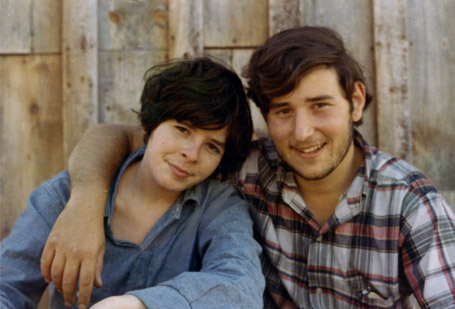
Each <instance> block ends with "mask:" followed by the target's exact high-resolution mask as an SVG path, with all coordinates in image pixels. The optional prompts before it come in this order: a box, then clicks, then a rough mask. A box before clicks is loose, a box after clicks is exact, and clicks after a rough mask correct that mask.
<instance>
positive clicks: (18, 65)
mask: <svg viewBox="0 0 455 309" xmlns="http://www.w3.org/2000/svg"><path fill="white" fill-rule="evenodd" d="M454 16H455V1H453V0H421V1H414V0H369V1H365V0H242V1H233V0H194V1H186V0H135V1H132V0H88V1H83V2H80V1H69V0H65V1H53V0H15V1H13V0H0V98H1V103H0V121H1V124H0V125H1V135H0V151H1V153H0V162H1V165H0V214H1V218H0V224H1V229H0V231H1V235H0V239H3V238H4V237H6V236H7V235H8V233H9V231H10V229H11V227H12V224H13V222H14V220H15V219H16V218H17V216H18V215H19V213H20V212H21V211H22V209H23V207H24V206H25V203H26V199H27V196H28V194H29V193H30V192H31V191H32V190H33V189H34V188H35V187H36V186H37V185H38V184H39V183H41V182H42V181H44V180H45V179H47V178H49V177H51V176H52V175H54V174H56V173H57V172H58V171H60V170H61V169H63V168H65V166H66V161H67V157H68V155H69V153H70V152H71V150H72V148H73V146H74V144H75V143H76V142H77V141H78V140H79V138H80V136H81V134H82V132H83V131H84V130H85V129H86V128H87V127H88V126H89V125H90V124H92V123H97V122H113V123H130V124H134V123H136V116H135V114H134V113H133V112H132V111H131V109H135V108H137V107H138V106H139V105H138V101H139V96H140V91H141V87H142V83H143V79H142V78H143V74H144V73H145V70H146V68H148V67H150V66H151V65H153V64H157V63H159V62H162V61H164V60H166V59H168V58H174V57H187V56H192V55H201V54H209V55H212V56H214V57H217V58H219V59H221V60H223V61H225V62H226V63H227V64H229V65H231V66H232V67H233V68H234V69H235V70H236V71H237V72H239V73H240V72H241V68H242V67H243V66H244V65H245V64H246V62H247V61H248V59H249V57H250V55H251V53H252V52H253V51H254V48H255V47H256V46H258V45H260V44H262V43H263V42H264V41H265V40H266V39H267V38H268V37H269V36H271V35H273V34H274V33H276V32H278V31H280V30H283V29H286V28H290V27H293V26H298V25H322V26H329V27H333V28H334V29H336V30H337V31H339V32H340V34H341V35H342V36H343V37H344V39H345V42H346V45H347V47H348V49H350V50H351V52H352V54H353V55H354V57H355V58H356V59H358V60H359V62H360V63H361V64H362V66H363V67H364V69H365V72H366V77H367V82H368V85H369V87H370V89H371V90H372V92H373V93H374V94H375V97H376V100H375V101H374V103H373V105H372V106H371V107H370V108H369V110H368V111H367V112H366V115H365V123H364V125H362V127H361V131H362V133H363V134H364V135H365V136H366V138H367V140H369V141H370V143H372V144H374V145H377V146H379V147H380V148H381V149H384V150H386V151H387V152H389V153H392V154H393V155H396V156H399V157H403V158H406V159H407V160H409V161H411V162H412V163H413V164H414V165H416V166H417V167H419V168H420V169H422V170H423V171H424V172H425V173H426V174H427V175H428V176H429V177H430V178H431V179H432V180H433V181H434V182H435V183H436V185H437V186H438V187H439V188H440V189H441V190H442V191H443V192H444V194H445V196H446V197H447V198H448V199H449V201H450V203H451V204H452V206H454V205H455V173H454V172H453V171H454V170H455V160H453V159H452V153H453V150H454V146H453V145H454V144H455V126H454V125H453V124H452V122H453V119H455V108H454V103H453V101H454V99H455V87H453V86H452V83H453V82H452V76H454V75H455V19H454V18H453V17H454ZM253 114H254V121H255V125H256V134H257V135H266V134H267V130H266V126H265V123H264V122H263V120H262V118H261V116H260V114H259V112H258V111H257V109H255V108H253Z"/></svg>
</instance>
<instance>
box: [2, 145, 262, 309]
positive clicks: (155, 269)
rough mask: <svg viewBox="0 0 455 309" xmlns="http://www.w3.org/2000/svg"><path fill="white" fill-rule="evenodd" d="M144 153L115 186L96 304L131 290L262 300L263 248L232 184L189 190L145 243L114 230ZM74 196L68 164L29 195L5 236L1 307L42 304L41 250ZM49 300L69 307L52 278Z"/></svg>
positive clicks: (148, 299)
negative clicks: (119, 200)
mask: <svg viewBox="0 0 455 309" xmlns="http://www.w3.org/2000/svg"><path fill="white" fill-rule="evenodd" d="M143 152H144V148H143V149H141V150H139V151H137V152H136V153H134V154H132V155H131V156H130V157H129V158H128V159H127V160H126V161H125V163H124V164H123V165H122V167H121V169H120V170H119V173H118V175H117V177H116V178H115V180H114V182H113V185H112V187H111V190H110V192H109V198H108V202H107V204H106V209H105V231H106V252H105V256H104V264H103V273H102V280H103V286H102V287H101V288H94V290H93V293H92V296H91V300H90V302H91V304H94V303H96V302H98V301H100V300H101V299H103V298H106V297H108V296H112V295H122V294H125V293H128V294H132V295H135V296H137V297H138V298H139V299H141V300H142V301H143V302H144V304H146V306H147V307H148V308H220V307H223V308H260V307H262V293H263V289H264V285H265V282H264V278H263V275H262V272H261V266H260V262H259V254H260V252H261V249H260V246H259V245H258V244H257V243H256V241H255V240H254V239H253V232H252V221H251V219H250V217H249V215H248V209H247V208H248V204H247V203H246V202H245V201H243V200H242V199H241V198H240V197H239V195H238V193H237V192H236V190H235V189H234V188H232V187H230V186H228V185H226V184H222V183H220V182H217V181H213V180H206V181H204V182H202V183H200V184H199V185H196V186H195V187H193V188H191V189H188V190H187V191H186V192H185V193H184V194H182V196H181V197H180V198H179V199H178V200H177V201H176V202H175V203H174V204H173V205H172V206H171V207H170V208H169V210H168V211H167V212H166V213H165V214H164V215H163V217H162V218H161V219H160V220H159V221H158V222H157V223H156V224H155V226H154V227H153V228H152V229H151V230H150V232H149V234H148V235H147V236H146V238H145V239H144V241H143V242H142V243H141V244H140V245H138V244H134V243H131V242H129V241H125V240H119V239H116V238H115V237H114V235H113V232H112V218H113V214H114V204H115V194H116V192H117V187H118V183H119V179H120V177H121V175H122V174H123V172H124V170H125V169H126V167H127V166H128V165H129V164H131V163H132V162H134V161H137V160H140V159H141V158H142V155H143ZM69 196H70V180H69V175H68V173H67V171H64V172H62V173H60V174H59V175H57V176H55V177H54V178H53V179H51V180H48V181H46V182H44V183H43V184H41V185H40V186H39V187H38V188H37V189H36V190H35V191H34V192H33V193H32V194H31V195H30V197H29V200H28V205H27V207H26V209H25V210H24V212H23V213H22V214H21V215H20V217H19V218H18V219H17V221H16V223H15V225H14V227H13V230H12V231H11V234H10V235H9V237H7V238H6V239H5V240H4V241H3V242H2V243H1V267H0V307H1V308H28V307H36V306H37V304H38V302H39V299H40V297H41V294H42V293H43V292H44V290H45V288H46V286H47V284H46V282H45V281H44V279H43V277H42V275H41V271H40V258H41V252H42V250H43V248H44V245H45V242H46V240H47V237H48V235H49V233H50V231H51V229H52V226H53V224H54V223H55V221H56V219H57V217H58V215H59V214H60V212H61V211H62V210H63V208H64V207H65V204H66V202H67V201H68V199H69ZM132 228H134V227H132ZM50 304H51V308H63V307H64V300H63V296H62V295H61V294H60V293H58V292H57V291H56V290H55V287H54V285H53V284H51V287H50ZM75 308H76V306H75Z"/></svg>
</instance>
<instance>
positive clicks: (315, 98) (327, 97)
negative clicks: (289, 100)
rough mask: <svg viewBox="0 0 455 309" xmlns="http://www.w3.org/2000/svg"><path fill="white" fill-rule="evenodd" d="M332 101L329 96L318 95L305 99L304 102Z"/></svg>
mask: <svg viewBox="0 0 455 309" xmlns="http://www.w3.org/2000/svg"><path fill="white" fill-rule="evenodd" d="M332 99H333V97H332V96H330V95H320V96H317V97H313V98H308V99H305V101H307V102H310V103H311V102H319V101H324V100H332Z"/></svg>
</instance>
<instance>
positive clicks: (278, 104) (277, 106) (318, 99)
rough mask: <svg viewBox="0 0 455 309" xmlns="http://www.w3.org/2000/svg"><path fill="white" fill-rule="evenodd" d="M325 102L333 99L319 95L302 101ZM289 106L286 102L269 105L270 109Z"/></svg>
mask: <svg viewBox="0 0 455 309" xmlns="http://www.w3.org/2000/svg"><path fill="white" fill-rule="evenodd" d="M325 100H333V97H332V96H330V95H320V96H316V97H312V98H307V99H303V101H304V102H308V103H314V102H320V101H325ZM289 105H290V103H289V102H287V101H284V102H277V103H271V104H270V109H277V108H282V107H286V106H289Z"/></svg>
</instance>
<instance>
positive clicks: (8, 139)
mask: <svg viewBox="0 0 455 309" xmlns="http://www.w3.org/2000/svg"><path fill="white" fill-rule="evenodd" d="M0 65H1V68H0V85H1V93H0V98H1V102H2V109H1V117H0V119H1V140H0V143H1V149H2V152H1V175H0V181H1V186H0V190H1V191H0V195H1V219H0V220H1V238H4V237H5V236H7V235H8V233H9V231H10V228H11V227H12V224H13V223H14V221H15V220H16V218H17V216H18V215H19V214H20V212H21V211H22V210H23V209H24V207H25V205H26V200H27V197H28V195H29V194H30V193H31V192H32V191H33V190H34V189H35V187H37V186H38V185H39V184H40V183H41V182H43V181H44V180H46V179H48V178H50V177H52V176H54V175H55V174H57V173H58V172H59V171H61V170H62V169H63V167H64V161H63V145H62V141H63V136H62V90H61V89H62V85H61V61H60V57H59V56H56V55H48V56H34V55H30V56H8V57H0Z"/></svg>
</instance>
